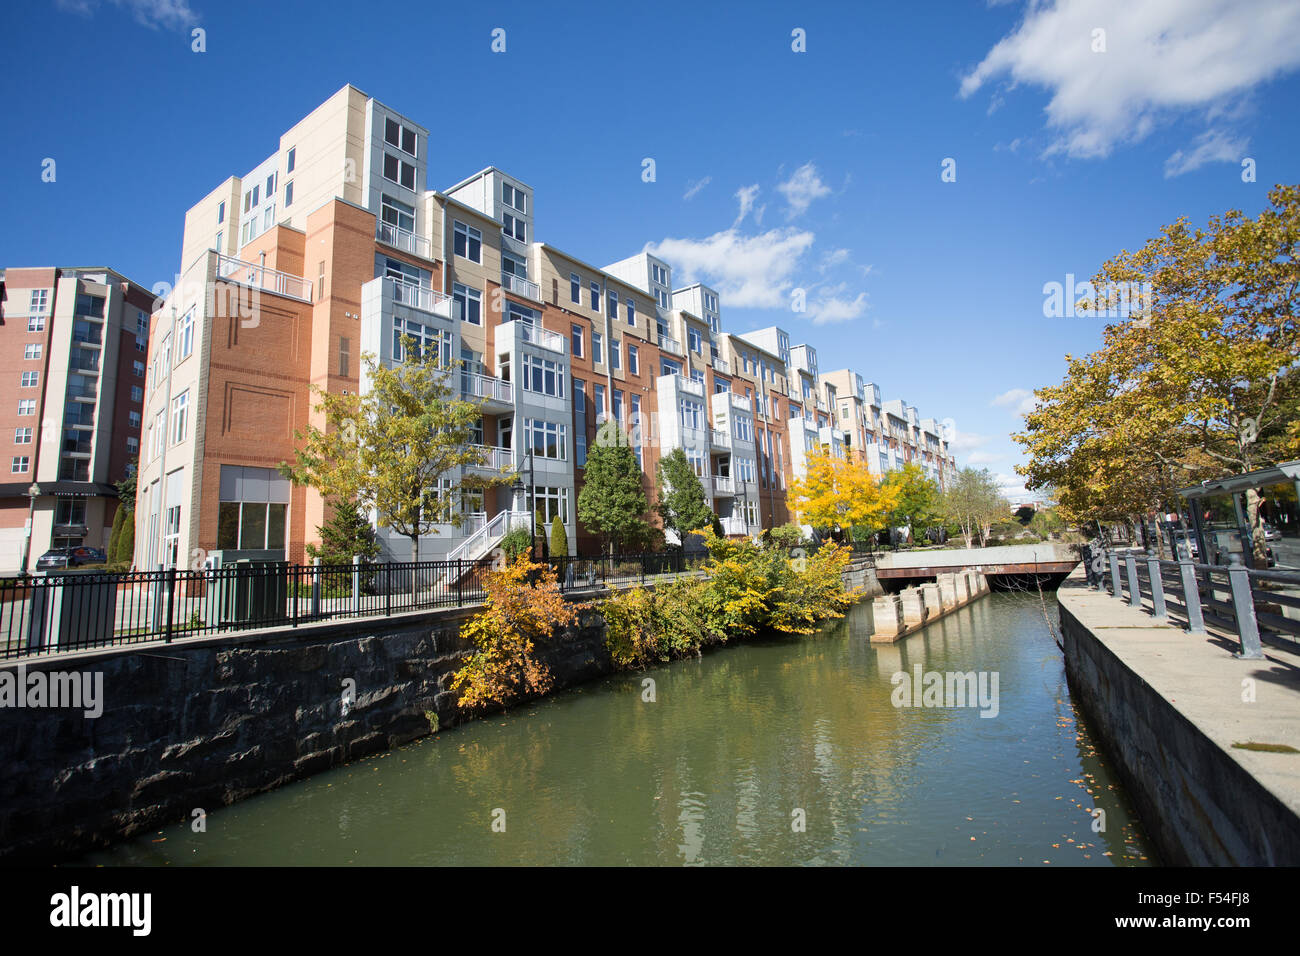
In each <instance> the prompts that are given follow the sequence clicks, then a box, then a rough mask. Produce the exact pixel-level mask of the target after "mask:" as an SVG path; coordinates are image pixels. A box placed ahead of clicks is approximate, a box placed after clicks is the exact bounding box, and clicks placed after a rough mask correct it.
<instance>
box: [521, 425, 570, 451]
mask: <svg viewBox="0 0 1300 956" xmlns="http://www.w3.org/2000/svg"><path fill="white" fill-rule="evenodd" d="M568 431H569V430H568V426H567V425H560V424H557V423H556V422H542V421H535V420H534V419H531V418H528V419H525V420H524V447H523V450H524V451H525V452H528V451H531V452H532V453H533V457H535V458H552V459H554V460H556V461H567V460H568V457H569V455H568Z"/></svg>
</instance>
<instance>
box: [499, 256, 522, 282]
mask: <svg viewBox="0 0 1300 956" xmlns="http://www.w3.org/2000/svg"><path fill="white" fill-rule="evenodd" d="M501 271H502V272H503V273H505V274H506V275H511V276H518V277H519V278H521V279H527V278H528V263H526V262H524V260H523V259H520V258H519V257H518V256H512V255H511V254H510V253H508V252H503V253H501Z"/></svg>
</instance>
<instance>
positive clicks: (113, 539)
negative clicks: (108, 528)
mask: <svg viewBox="0 0 1300 956" xmlns="http://www.w3.org/2000/svg"><path fill="white" fill-rule="evenodd" d="M125 519H126V506H125V505H122V504H119V505H118V506H117V512H116V513H115V514H114V515H113V531H112V533H111V534H109V536H108V552H107V554H106V555H105V557H106V558H107V560H108V562H109V563H110V564H112V563H114V562H115V561H117V550H118V542H119V541H121V540H122V527H123V525H125V524H126V520H125Z"/></svg>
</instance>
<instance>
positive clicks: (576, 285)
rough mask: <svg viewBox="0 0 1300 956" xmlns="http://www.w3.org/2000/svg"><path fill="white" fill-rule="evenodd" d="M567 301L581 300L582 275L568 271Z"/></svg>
mask: <svg viewBox="0 0 1300 956" xmlns="http://www.w3.org/2000/svg"><path fill="white" fill-rule="evenodd" d="M569 301H570V302H579V303H581V302H582V277H581V276H579V275H578V273H576V272H570V273H569Z"/></svg>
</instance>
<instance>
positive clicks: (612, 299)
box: [605, 289, 618, 320]
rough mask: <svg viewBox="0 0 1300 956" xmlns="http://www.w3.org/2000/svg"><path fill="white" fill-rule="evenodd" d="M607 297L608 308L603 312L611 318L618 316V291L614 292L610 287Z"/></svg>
mask: <svg viewBox="0 0 1300 956" xmlns="http://www.w3.org/2000/svg"><path fill="white" fill-rule="evenodd" d="M608 299H609V308H608V310H607V311H606V313H605V314H606V315H608V316H609V317H610V319H611V320H613V319H617V318H618V293H617V292H615V291H614V290H613V289H610V290H609V297H608Z"/></svg>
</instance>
